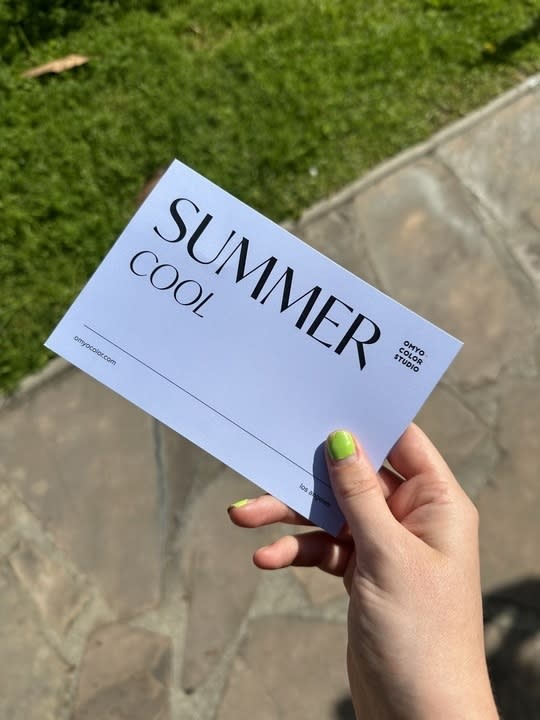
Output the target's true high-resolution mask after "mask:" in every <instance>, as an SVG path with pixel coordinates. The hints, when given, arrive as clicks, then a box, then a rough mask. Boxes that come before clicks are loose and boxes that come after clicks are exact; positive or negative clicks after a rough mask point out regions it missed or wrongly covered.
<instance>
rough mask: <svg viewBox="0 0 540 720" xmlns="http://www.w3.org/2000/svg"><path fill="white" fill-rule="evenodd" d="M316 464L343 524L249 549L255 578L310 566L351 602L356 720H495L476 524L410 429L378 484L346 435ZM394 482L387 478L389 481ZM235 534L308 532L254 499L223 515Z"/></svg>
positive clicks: (273, 504)
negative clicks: (334, 533)
mask: <svg viewBox="0 0 540 720" xmlns="http://www.w3.org/2000/svg"><path fill="white" fill-rule="evenodd" d="M326 451H327V452H326V455H327V463H328V469H329V473H330V479H331V482H332V487H333V490H334V494H335V496H336V499H337V502H338V503H339V505H340V507H341V509H342V511H343V514H344V515H345V518H346V520H347V526H346V527H345V528H344V529H343V531H342V532H341V534H340V535H339V536H338V538H333V537H331V536H330V535H328V534H327V533H324V532H322V531H321V530H315V531H312V532H308V533H303V534H299V535H297V536H290V535H288V536H284V537H281V538H280V539H279V540H277V541H276V542H274V543H273V544H272V545H270V546H268V547H264V548H259V549H258V550H257V551H256V553H255V554H254V558H253V559H254V562H255V564H256V565H257V566H258V567H260V568H263V569H268V570H270V569H276V568H282V567H287V566H288V565H304V566H316V567H319V568H321V569H322V570H325V571H326V572H330V573H333V574H336V575H342V576H343V579H344V583H345V587H346V588H347V591H348V593H349V595H350V602H349V613H348V648H347V665H348V672H349V682H350V685H351V693H352V698H353V703H354V707H355V711H356V713H357V717H358V718H359V719H360V718H362V719H363V718H366V719H367V718H370V719H371V718H377V719H379V718H380V719H381V720H383V719H385V718H392V719H394V718H407V719H409V718H410V719H411V720H412V719H413V718H414V720H423V719H424V718H426V719H428V720H434V719H437V720H438V718H441V720H451V719H454V718H456V719H457V718H459V719H460V720H461V719H463V720H473V719H475V718H478V719H480V718H482V720H490V719H491V718H497V717H498V715H497V711H496V708H495V704H494V701H493V696H492V693H491V688H490V684H489V679H488V674H487V666H486V660H485V651H484V638H483V624H482V598H481V590H480V571H479V553H478V513H477V511H476V508H475V507H474V505H473V504H472V502H471V501H470V500H469V498H468V497H467V495H466V494H465V492H464V491H463V490H462V488H461V487H460V485H459V484H458V482H457V481H456V479H455V478H454V476H453V475H452V473H451V471H450V469H449V468H448V466H447V465H446V463H445V462H444V460H443V459H442V457H441V456H440V455H439V453H438V452H437V450H436V449H435V448H434V446H433V445H432V444H431V442H430V441H429V440H428V438H427V437H426V436H425V435H424V433H423V432H422V431H421V430H420V429H419V428H418V427H417V426H415V425H411V426H410V427H409V428H408V429H407V431H406V432H405V433H404V435H403V436H402V437H401V439H400V440H399V442H398V443H397V444H396V445H395V447H394V448H393V449H392V451H391V452H390V455H389V457H388V461H389V464H390V465H391V466H392V468H393V470H391V469H389V468H382V469H381V471H380V472H379V473H378V474H376V473H375V472H374V471H373V469H372V468H371V466H370V464H369V461H368V460H367V458H366V456H365V455H364V453H363V451H362V448H361V446H360V445H359V443H358V441H356V440H355V439H354V438H353V437H352V436H351V435H350V434H349V433H347V432H345V431H338V432H336V433H332V434H331V435H330V436H329V438H328V441H327V446H326ZM394 471H395V472H394ZM229 513H230V517H231V519H232V521H233V522H234V523H236V524H237V525H241V526H243V527H260V526H262V525H267V524H270V523H275V522H286V523H296V524H309V523H308V521H306V520H305V519H304V518H302V517H301V516H300V515H298V514H297V513H295V512H294V511H293V510H291V509H290V508H288V507H287V506H286V505H284V504H283V503H281V502H280V501H279V500H277V499H276V498H273V497H271V496H269V495H263V496H261V497H259V498H256V499H254V500H247V501H241V502H240V503H237V504H235V506H231V507H230V508H229Z"/></svg>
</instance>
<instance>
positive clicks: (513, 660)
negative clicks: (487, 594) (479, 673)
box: [485, 599, 540, 720]
mask: <svg viewBox="0 0 540 720" xmlns="http://www.w3.org/2000/svg"><path fill="white" fill-rule="evenodd" d="M487 602H488V607H487V612H488V619H487V622H486V625H485V638H486V652H487V658H488V667H489V672H490V677H491V683H492V687H493V692H494V695H495V699H496V702H497V707H498V709H499V712H500V714H501V717H503V718H511V720H531V719H536V718H538V717H539V709H540V616H539V615H538V613H537V612H533V613H531V612H526V611H523V609H518V608H516V607H515V606H512V605H508V604H504V603H501V602H500V601H496V602H495V603H493V601H492V600H489V599H488V601H487Z"/></svg>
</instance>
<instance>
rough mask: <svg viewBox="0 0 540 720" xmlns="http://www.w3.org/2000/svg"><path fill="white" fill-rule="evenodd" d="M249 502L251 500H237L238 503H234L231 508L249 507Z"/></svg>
mask: <svg viewBox="0 0 540 720" xmlns="http://www.w3.org/2000/svg"><path fill="white" fill-rule="evenodd" d="M248 502H249V500H247V499H245V500H237V501H236V502H234V503H233V504H232V505H230V506H229V507H233V508H241V507H244V505H247V504H248Z"/></svg>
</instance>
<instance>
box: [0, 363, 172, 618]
mask: <svg viewBox="0 0 540 720" xmlns="http://www.w3.org/2000/svg"><path fill="white" fill-rule="evenodd" d="M151 423H152V421H151V419H150V418H149V417H148V416H147V415H145V414H144V413H143V412H142V411H140V410H138V409H137V408H135V407H134V406H133V405H131V404H129V403H128V402H127V401H126V400H124V399H122V398H120V397H119V396H118V395H116V394H115V393H113V392H111V391H110V390H108V389H107V388H105V387H104V386H102V385H101V384H99V383H97V382H95V381H94V380H92V379H90V378H89V377H87V376H86V375H84V374H83V373H80V372H78V371H75V370H73V371H71V372H65V373H63V374H62V375H60V376H59V377H58V378H57V379H56V380H55V382H51V383H49V384H46V385H45V386H44V387H43V388H41V389H40V390H39V392H34V393H31V394H28V395H25V396H24V397H23V398H22V400H21V401H20V402H19V403H17V404H15V405H13V406H10V407H9V408H8V409H6V410H4V411H3V412H2V414H1V415H0V472H1V473H2V475H3V477H4V478H5V480H6V482H7V483H8V484H11V485H12V486H13V487H15V488H16V490H17V491H18V492H19V493H20V495H21V496H22V497H23V498H24V501H25V502H26V503H27V505H28V506H29V507H30V508H31V510H32V511H33V512H34V513H35V515H36V516H37V517H38V518H39V520H40V522H41V523H42V524H43V525H44V526H45V528H46V529H47V530H49V531H50V532H51V534H52V535H53V537H54V538H55V541H56V542H57V544H58V545H59V546H60V547H61V548H62V549H63V550H64V551H65V553H66V554H67V555H68V557H70V559H71V560H72V561H73V562H74V564H75V565H76V566H77V567H78V568H79V570H80V571H81V572H82V573H84V574H87V575H89V576H90V577H91V578H92V579H93V580H95V582H96V583H97V584H98V586H99V587H100V588H101V590H102V592H103V595H104V596H105V597H106V598H107V600H108V602H109V603H110V604H111V606H112V607H113V608H114V609H115V611H116V612H117V613H119V614H120V615H131V614H133V613H136V612H139V611H140V610H142V609H144V608H146V607H149V606H151V605H153V604H155V603H156V602H157V601H158V599H159V585H160V570H161V542H162V532H163V530H162V527H161V524H160V523H161V515H160V508H159V496H160V493H159V487H158V484H157V482H156V469H155V462H154V446H153V442H152V425H151Z"/></svg>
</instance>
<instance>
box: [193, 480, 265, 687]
mask: <svg viewBox="0 0 540 720" xmlns="http://www.w3.org/2000/svg"><path fill="white" fill-rule="evenodd" d="M259 493H260V491H259V490H258V489H256V488H255V487H254V486H253V485H252V484H251V483H249V482H248V481H247V480H245V479H244V478H242V477H240V476H239V475H237V474H236V473H234V472H233V471H232V470H229V469H227V470H225V471H224V472H223V473H222V474H221V475H220V476H219V478H217V479H216V480H214V481H213V482H212V483H211V484H210V485H209V486H208V488H207V489H206V491H205V492H204V493H202V494H201V495H200V496H199V497H198V498H197V501H196V502H195V503H194V505H193V506H192V507H190V508H189V509H188V510H186V513H189V523H188V525H187V527H186V529H185V532H184V534H183V536H182V539H181V546H182V551H181V566H182V570H183V575H184V582H185V587H186V592H187V594H188V598H189V618H188V626H187V632H186V639H185V647H184V658H183V669H182V679H181V684H182V687H183V688H184V689H185V690H186V691H188V692H193V691H194V690H195V689H196V688H197V687H198V686H199V685H200V684H201V683H202V682H203V681H204V680H205V679H206V678H207V676H208V674H209V673H210V671H211V670H212V669H213V667H214V666H215V665H216V662H217V661H219V659H220V658H221V656H222V655H223V652H224V651H225V648H226V647H227V645H228V644H229V643H230V642H231V641H232V639H233V638H234V637H235V636H236V635H237V634H238V632H239V631H240V628H241V625H242V623H243V621H244V618H245V616H246V615H247V612H248V610H249V607H250V605H251V602H252V600H253V598H254V595H255V591H256V589H257V585H258V583H259V580H260V577H261V571H260V570H258V569H257V568H255V566H254V565H253V563H252V561H251V556H252V554H253V551H254V550H255V549H256V548H257V547H259V546H261V545H266V544H267V542H268V538H269V537H270V535H269V531H268V529H266V528H261V529H256V530H246V529H244V528H238V527H236V526H235V525H233V524H232V522H231V521H230V519H229V517H228V514H227V507H228V506H229V505H231V504H232V503H233V502H235V501H236V500H240V499H242V498H246V497H254V496H256V495H258V494H259Z"/></svg>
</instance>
